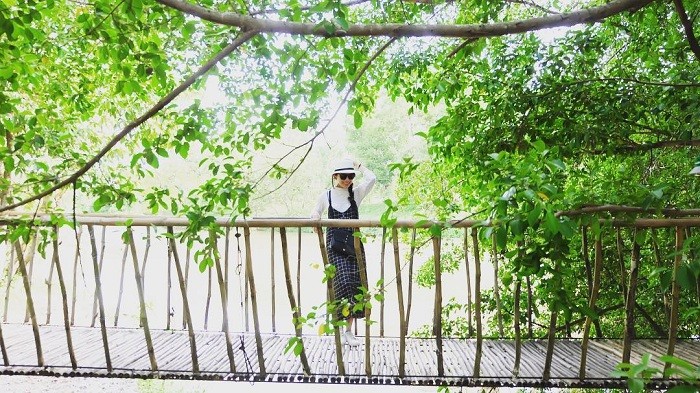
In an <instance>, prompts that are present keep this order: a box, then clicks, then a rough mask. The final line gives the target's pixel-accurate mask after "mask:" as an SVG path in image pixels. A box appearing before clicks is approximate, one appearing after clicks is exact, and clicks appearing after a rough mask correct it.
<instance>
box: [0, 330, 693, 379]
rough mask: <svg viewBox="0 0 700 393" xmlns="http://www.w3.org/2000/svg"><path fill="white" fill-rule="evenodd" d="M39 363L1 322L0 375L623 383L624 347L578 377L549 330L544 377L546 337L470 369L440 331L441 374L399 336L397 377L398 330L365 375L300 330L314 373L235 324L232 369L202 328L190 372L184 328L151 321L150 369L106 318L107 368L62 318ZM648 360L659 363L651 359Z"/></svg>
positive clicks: (427, 348)
mask: <svg viewBox="0 0 700 393" xmlns="http://www.w3.org/2000/svg"><path fill="white" fill-rule="evenodd" d="M40 330H41V333H40V334H41V337H42V341H41V343H42V347H43V352H44V366H43V367H39V366H37V365H36V348H35V344H34V340H33V336H32V328H31V326H29V325H25V324H3V325H2V331H3V335H4V340H5V343H6V348H7V356H8V358H9V360H10V364H9V365H5V366H0V373H2V374H5V375H14V374H16V375H50V376H59V377H65V376H70V377H117V378H164V379H204V380H232V381H258V382H260V381H267V382H318V383H357V384H392V385H439V384H441V383H446V384H447V385H450V386H461V385H467V386H490V387H499V386H512V385H516V386H538V387H542V386H545V387H557V386H579V387H601V386H605V387H611V382H614V384H613V386H617V387H625V386H626V384H625V381H622V380H615V379H612V378H611V375H610V370H613V369H614V368H615V366H616V364H617V363H619V361H620V359H621V356H622V342H621V340H607V339H605V340H602V339H601V340H593V341H591V344H592V345H591V346H590V347H589V350H588V362H587V365H586V378H585V379H584V380H581V379H580V378H579V374H578V373H579V360H580V358H581V341H580V340H572V339H563V340H557V341H556V343H555V347H554V358H553V364H554V367H553V368H552V370H551V375H550V378H549V379H548V380H547V381H544V380H543V379H542V375H543V374H542V373H543V370H544V363H545V356H546V352H547V340H528V341H526V342H525V343H523V346H522V361H521V366H520V370H519V372H518V373H517V374H516V373H514V370H513V365H514V362H515V343H514V341H513V340H503V339H499V340H486V341H485V344H484V350H483V354H482V358H481V361H482V367H481V372H480V376H478V377H473V375H474V358H475V353H476V340H474V339H445V340H444V341H443V355H444V375H442V376H440V375H439V372H438V363H437V357H436V351H437V347H436V344H435V340H430V339H419V338H408V339H407V344H406V351H407V353H406V358H407V361H406V370H405V376H404V377H399V376H398V375H399V369H398V357H397V353H398V349H399V348H398V346H399V340H398V338H395V337H394V338H390V337H384V338H378V337H377V338H375V337H373V338H371V348H372V352H371V355H370V356H371V359H372V361H371V364H372V375H371V376H369V377H368V376H367V373H366V370H365V366H364V356H365V354H364V348H365V346H364V345H360V346H357V347H350V346H348V345H344V346H343V360H344V362H345V372H346V373H345V375H344V376H341V375H339V372H338V367H337V365H336V363H335V343H334V341H333V337H332V336H318V335H309V336H304V337H303V340H304V343H305V347H306V350H307V354H308V357H309V361H310V367H311V371H312V374H311V375H306V374H305V373H304V370H303V367H302V364H301V362H300V358H299V356H296V355H294V354H293V353H291V352H290V353H285V351H284V348H285V347H286V346H287V343H288V340H289V338H290V337H291V336H290V335H285V334H275V335H264V336H263V340H262V347H263V352H264V355H263V357H264V359H266V360H265V374H261V370H260V367H259V364H258V357H257V356H256V343H255V336H254V335H253V334H251V333H239V334H236V333H233V334H232V336H233V338H234V350H235V354H236V355H235V368H236V370H237V371H236V372H231V371H230V368H229V362H228V358H227V352H226V341H225V337H224V334H223V333H222V332H212V331H200V332H197V333H196V335H195V337H196V341H197V343H198V346H197V355H198V359H199V372H196V373H195V372H193V370H192V361H191V358H190V356H189V349H190V347H189V346H190V343H189V339H188V335H187V332H186V331H177V330H175V331H173V330H170V331H168V330H152V331H151V337H152V339H153V348H154V351H155V358H156V359H157V362H158V369H157V370H155V371H154V370H152V368H151V364H150V362H149V355H148V351H147V345H146V342H145V340H144V335H143V332H142V331H141V329H135V328H131V329H128V328H110V329H108V331H107V336H108V340H109V347H110V348H111V363H112V371H111V372H107V370H106V366H107V365H106V362H105V356H104V352H103V351H102V341H101V340H102V338H101V333H100V329H97V328H90V327H83V328H79V327H77V328H73V329H71V331H72V339H73V345H74V346H75V348H76V353H75V356H76V360H77V364H78V366H77V367H76V368H73V367H72V365H71V363H70V359H69V357H68V348H67V346H66V333H65V330H64V327H63V326H58V325H53V326H42V327H41V329H40ZM665 350H666V347H665V342H664V341H663V340H656V339H648V340H636V341H634V343H633V355H632V357H633V359H635V360H636V361H639V359H640V358H641V355H642V354H644V353H651V354H653V357H654V358H657V359H658V357H659V356H661V355H662V354H664V353H665ZM676 353H677V354H678V355H679V356H681V357H683V356H685V357H686V358H692V357H697V355H698V353H700V341H692V340H684V341H681V342H680V343H679V344H678V346H677V347H676ZM656 367H663V364H660V363H657V364H656Z"/></svg>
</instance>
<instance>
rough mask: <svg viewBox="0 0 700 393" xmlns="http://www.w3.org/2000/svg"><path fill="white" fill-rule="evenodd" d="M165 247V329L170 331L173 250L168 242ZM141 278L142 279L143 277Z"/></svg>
mask: <svg viewBox="0 0 700 393" xmlns="http://www.w3.org/2000/svg"><path fill="white" fill-rule="evenodd" d="M167 247H168V251H167V252H168V275H167V276H168V278H167V280H168V282H167V286H168V296H167V300H166V302H165V311H166V315H165V329H166V330H170V320H171V318H172V316H173V312H172V303H171V294H172V287H173V273H172V271H173V259H172V255H173V250H172V249H171V248H170V242H168V243H167ZM144 264H145V263H144ZM141 278H142V279H143V276H142V277H141Z"/></svg>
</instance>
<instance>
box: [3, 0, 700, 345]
mask: <svg viewBox="0 0 700 393" xmlns="http://www.w3.org/2000/svg"><path fill="white" fill-rule="evenodd" d="M584 3H586V4H584V5H581V4H579V3H578V2H577V3H576V6H577V7H579V9H585V8H591V11H590V12H589V13H585V16H582V15H584V13H576V12H578V11H577V10H570V9H568V7H570V5H569V2H561V1H547V2H538V3H537V4H535V3H534V2H533V3H531V2H522V1H508V0H505V1H482V0H467V1H459V2H452V1H448V2H424V1H404V2H376V1H353V2H348V3H347V4H346V3H343V2H340V1H333V0H325V1H318V2H314V1H312V2H299V1H297V0H289V1H252V2H243V1H236V2H230V1H219V0H201V1H198V2H197V3H196V4H195V3H194V2H192V3H188V2H181V1H178V0H167V1H166V0H160V1H148V0H122V1H119V2H115V1H112V0H109V1H108V0H94V1H92V2H90V3H81V2H73V1H65V0H42V1H34V0H2V1H0V59H1V60H0V115H1V117H0V132H2V134H3V135H4V137H5V138H4V141H5V143H4V144H3V146H2V147H0V158H1V159H2V162H3V176H2V178H1V179H0V197H1V199H0V204H2V206H3V207H2V208H1V209H4V210H8V209H12V208H24V209H26V208H30V207H31V208H32V209H34V208H36V209H41V210H54V209H59V210H60V209H68V210H70V209H72V208H73V207H77V208H78V210H85V211H107V210H128V209H130V208H133V207H134V206H136V205H139V206H146V207H147V209H148V210H150V211H151V212H152V213H168V214H174V215H187V217H189V218H190V219H192V221H193V223H195V224H194V225H195V228H194V229H193V231H194V230H196V229H200V228H202V227H207V226H208V225H209V223H210V222H211V220H208V219H207V217H210V216H212V215H222V214H224V215H230V216H240V215H248V214H250V213H251V206H252V204H251V198H252V196H253V195H254V194H255V193H256V192H265V191H268V190H260V187H262V185H266V186H269V187H270V188H275V187H282V189H284V187H285V183H286V181H287V180H288V179H290V178H293V177H294V176H296V175H298V174H297V172H296V171H297V169H298V168H299V167H300V166H301V165H302V163H303V160H304V158H305V157H307V155H308V153H309V151H312V149H313V148H314V147H315V146H318V144H319V143H320V141H321V140H322V138H323V137H324V133H325V132H327V130H328V129H329V126H330V124H331V122H332V120H333V119H332V118H331V117H332V116H333V114H334V113H341V115H345V114H347V115H349V117H350V118H351V119H352V123H353V125H354V127H356V128H357V129H358V130H359V131H356V132H357V134H356V136H355V137H354V139H355V142H354V145H353V146H354V147H355V148H356V149H357V150H360V151H358V154H359V155H364V157H363V158H365V159H367V160H371V162H373V163H374V164H375V165H377V164H381V163H386V162H387V161H388V164H386V165H384V166H383V167H382V166H379V167H378V168H377V173H378V174H379V175H380V183H382V184H383V185H385V186H387V187H388V186H389V185H392V187H395V188H396V200H395V201H389V202H387V203H388V206H389V210H388V213H391V214H394V213H396V212H397V211H400V210H401V209H410V210H411V211H418V212H421V213H422V214H423V215H424V216H426V217H437V218H439V219H445V218H450V217H454V216H469V217H471V218H476V219H483V220H489V223H490V224H492V226H489V227H487V228H485V229H484V230H482V232H481V236H482V238H484V239H486V240H488V241H493V242H495V244H496V248H495V250H496V252H497V253H501V254H502V255H503V257H504V258H505V259H504V260H507V261H508V263H507V264H504V267H503V272H502V274H501V275H502V279H503V280H504V281H503V282H504V283H506V284H510V283H512V282H513V280H519V279H523V278H524V277H530V278H531V279H532V284H533V288H536V291H537V292H538V293H536V294H535V296H534V297H535V298H536V299H538V301H539V302H540V305H541V306H542V309H553V310H561V311H562V312H563V314H564V316H565V319H566V321H567V322H570V321H573V320H576V319H577V316H580V315H590V314H591V313H592V312H593V310H589V309H587V305H586V304H585V299H586V296H585V295H586V294H585V293H581V287H580V286H579V285H578V284H580V283H578V282H577V281H576V280H575V278H577V277H582V275H585V274H586V272H587V271H588V270H590V266H589V265H590V263H588V262H587V261H584V260H583V259H582V258H581V256H580V250H581V248H582V243H583V242H584V241H587V242H590V243H593V241H594V239H596V238H601V239H603V240H604V242H603V243H604V244H605V245H606V246H605V249H604V250H603V251H604V253H605V255H606V260H607V261H611V262H609V264H608V265H606V267H605V268H604V269H607V271H610V272H612V271H613V270H614V269H617V268H619V266H618V265H617V264H616V263H617V262H616V261H617V260H618V259H620V258H621V255H629V254H630V252H631V250H632V249H633V248H634V246H633V239H637V240H638V242H639V244H641V246H642V247H641V251H640V252H641V253H642V257H641V259H642V260H644V261H649V262H647V263H644V264H642V272H641V273H640V277H643V278H644V282H643V283H642V284H640V289H639V302H640V303H641V307H642V308H643V309H646V311H647V312H650V311H651V310H654V309H658V307H661V308H662V309H663V308H664V307H667V304H665V303H664V299H666V296H667V293H668V285H669V277H670V274H671V272H670V267H669V266H670V265H669V263H668V261H669V260H670V259H672V257H671V255H672V253H673V251H672V249H673V238H674V237H673V236H674V234H673V233H671V232H672V231H658V233H657V232H655V233H654V234H653V236H651V235H648V234H647V235H644V236H641V235H640V236H637V234H634V233H623V234H621V235H620V236H621V238H622V240H621V248H618V247H617V246H618V244H620V243H618V241H617V233H616V232H615V231H614V230H612V228H609V227H607V228H601V227H599V226H598V225H597V224H596V223H597V221H596V220H595V219H596V218H599V217H604V218H610V217H612V216H614V214H612V213H610V211H611V210H610V209H609V210H607V211H603V212H602V213H598V215H595V214H583V215H579V214H574V213H575V212H574V213H572V214H561V212H562V211H576V210H578V209H581V208H582V207H586V206H589V207H590V206H600V205H627V206H635V207H639V208H642V209H650V210H647V211H646V214H647V215H649V214H654V213H655V212H661V211H660V210H656V209H661V208H674V209H690V208H694V207H697V206H696V204H697V203H696V202H697V195H698V192H700V183H699V182H698V181H696V180H695V179H694V178H690V177H689V176H687V175H686V174H687V172H688V171H689V170H690V168H691V167H692V163H693V161H694V158H695V156H697V153H698V152H697V146H698V145H700V140H699V139H698V131H697V130H698V125H699V124H700V100H698V93H697V92H698V88H699V87H700V84H699V83H698V80H700V66H699V65H700V48H699V47H698V43H697V39H696V37H695V33H694V31H695V30H696V29H695V28H696V27H697V24H696V23H694V22H695V19H696V16H697V15H698V13H700V3H698V2H692V1H687V0H686V1H682V0H675V1H673V2H662V1H651V2H650V1H631V0H618V1H613V2H610V3H609V4H608V5H607V7H606V6H605V5H604V4H603V2H601V1H589V2H584ZM572 11H573V12H574V13H573V14H571V15H573V16H571V17H568V18H567V17H561V18H558V17H557V15H559V14H561V13H566V12H572ZM531 18H536V19H531ZM517 21H522V23H515V22H517ZM582 22H590V23H587V24H583V23H582ZM551 27H572V28H570V29H560V30H556V31H555V33H556V34H553V35H552V34H549V33H551V32H549V31H545V30H541V29H544V28H551ZM217 56H218V57H217ZM210 59H214V60H213V61H212V60H210ZM213 76H215V77H216V81H217V82H218V88H219V89H220V91H221V92H222V93H223V94H221V95H220V96H218V97H217V99H216V100H214V101H213V102H208V103H205V102H203V101H202V95H201V92H202V91H205V90H204V88H205V87H206V86H207V78H212V77H213ZM211 80H213V79H211ZM188 88H189V89H190V90H188V91H187V92H186V93H185V94H181V93H182V92H183V91H185V90H187V89H188ZM178 96H179V97H178ZM383 96H388V97H391V98H392V99H399V98H400V99H401V100H405V102H407V103H408V110H407V112H409V113H415V112H425V113H429V114H431V115H430V116H427V117H426V119H429V120H430V124H428V125H427V126H426V127H419V128H418V129H414V130H413V131H416V132H417V134H418V135H419V136H420V137H421V138H423V140H424V141H425V143H426V145H427V151H428V155H429V159H420V160H419V159H416V158H415V157H414V158H413V159H412V158H411V157H404V155H408V154H412V151H411V149H408V148H406V146H404V145H403V144H404V140H403V139H402V138H405V137H401V138H397V137H396V135H405V134H402V132H405V131H396V132H395V133H394V131H392V128H394V127H402V126H408V127H409V128H410V127H411V126H412V125H410V124H408V125H405V124H401V122H400V121H397V120H396V119H395V118H394V119H392V121H391V122H386V123H380V125H378V126H376V127H373V129H368V128H367V125H366V124H365V125H364V127H363V122H364V121H365V120H366V119H367V118H368V117H369V116H370V115H371V114H372V113H373V112H374V111H375V109H377V108H376V105H377V103H378V102H381V101H379V100H380V97H383ZM176 98H177V99H176ZM436 107H439V108H441V111H440V112H431V111H432V110H433V109H434V108H436ZM435 113H440V115H438V116H436V115H435ZM329 114H330V115H329ZM382 127H383V128H382ZM378 129H382V132H378V131H377V130H378ZM288 132H296V133H298V134H299V135H303V138H301V139H299V140H295V141H294V143H293V144H292V145H288V146H287V151H286V153H285V154H287V153H288V154H287V155H280V157H283V158H282V159H280V160H279V161H277V162H274V163H273V164H271V165H269V166H268V167H266V168H264V169H263V170H259V171H254V170H253V167H254V165H253V158H254V157H255V156H256V154H257V153H258V152H264V151H266V149H268V148H269V147H270V146H271V145H273V144H275V143H278V142H280V140H281V141H282V142H284V137H285V135H288ZM354 132H355V131H354ZM362 132H364V134H363V133H362ZM392 133H394V134H392ZM363 135H365V137H366V136H370V137H371V138H367V139H363ZM392 135H393V136H394V137H393V138H392ZM372 142H374V143H372ZM193 156H195V157H198V161H199V169H198V170H199V171H201V173H200V174H199V175H198V176H196V179H188V180H190V181H191V180H198V182H197V183H195V184H189V185H188V187H187V189H186V190H183V189H181V188H178V187H177V185H175V186H173V184H167V183H165V184H163V183H158V182H156V181H154V180H153V179H157V178H158V177H159V176H161V175H162V174H163V173H164V172H167V169H165V170H164V169H163V168H162V167H161V165H162V163H163V162H166V161H167V160H172V159H173V158H176V157H180V158H181V159H183V160H186V159H190V158H191V157H193ZM185 175H186V174H185ZM184 177H187V176H184ZM54 191H55V192H54ZM66 191H68V192H67V193H66ZM391 214H387V215H386V216H390V215H391ZM616 217H617V218H630V216H628V215H625V216H621V215H619V214H618V215H616ZM581 224H591V225H592V226H591V228H590V233H587V234H586V235H585V236H587V237H584V233H586V232H584V230H583V229H582V228H583V227H582V226H581ZM687 235H688V236H690V237H691V240H690V241H689V242H687V243H686V247H688V248H692V247H694V245H695V244H697V240H696V239H697V238H693V233H690V232H689V233H687ZM659 250H663V251H661V252H660V251H659ZM697 254H698V253H694V255H697ZM588 257H589V258H588V261H590V260H591V258H592V255H588ZM623 259H625V260H628V259H629V258H628V257H624V258H623ZM627 263H629V262H627ZM699 276H700V262H699V261H698V259H692V258H691V260H688V261H686V262H685V264H684V267H683V269H682V281H683V288H684V291H685V292H684V296H683V297H682V298H683V301H684V302H685V303H686V304H685V307H684V309H685V310H687V311H686V314H684V315H683V316H682V319H683V321H682V322H683V324H682V325H683V329H682V331H681V332H680V334H682V335H684V336H687V335H692V334H696V333H697V327H698V321H697V312H698V310H700V309H699V308H698V307H697V304H699V302H698V300H699V299H700V291H699V290H698V289H697V288H698V285H697V283H698V277H699ZM604 277H605V280H608V281H605V282H604V283H603V285H602V288H604V290H606V291H610V294H609V296H604V295H601V299H608V300H606V302H607V303H605V302H604V303H602V304H600V305H599V308H600V309H609V310H610V311H609V312H608V313H607V314H605V316H604V317H601V319H600V321H599V323H600V324H603V325H605V324H608V325H609V326H608V328H609V329H613V330H615V329H618V330H619V329H620V324H619V321H620V319H621V318H622V315H621V312H622V311H621V310H620V309H619V308H616V306H617V303H618V302H619V301H613V300H612V299H619V297H616V296H614V295H613V294H612V293H613V292H615V291H619V290H620V289H619V286H620V283H619V282H618V281H616V280H619V278H617V279H614V278H613V277H616V274H612V273H611V274H606V275H604ZM659 295H661V296H659ZM509 296H510V295H509V294H508V293H507V292H506V293H504V295H503V299H502V301H503V302H504V303H506V304H509V302H510V300H509ZM666 300H667V299H666ZM505 307H506V308H507V307H511V308H512V306H507V305H506V306H505ZM486 308H487V309H488V308H490V309H491V310H493V309H495V308H496V305H495V303H493V302H487V304H486ZM451 309H454V308H451ZM663 317H665V316H663ZM546 319H547V315H541V320H540V322H541V323H540V325H541V326H546ZM657 322H658V323H659V324H660V325H663V324H666V323H667V321H662V320H655V321H654V323H657ZM654 323H651V322H650V323H648V324H646V325H644V326H641V327H640V329H641V330H640V334H645V333H648V334H653V333H656V332H655V326H654ZM492 327H493V326H492ZM657 330H658V329H657Z"/></svg>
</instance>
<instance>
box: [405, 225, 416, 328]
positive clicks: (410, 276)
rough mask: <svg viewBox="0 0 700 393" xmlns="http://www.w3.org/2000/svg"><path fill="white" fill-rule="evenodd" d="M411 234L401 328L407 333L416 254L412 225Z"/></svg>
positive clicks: (414, 233)
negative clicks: (404, 317)
mask: <svg viewBox="0 0 700 393" xmlns="http://www.w3.org/2000/svg"><path fill="white" fill-rule="evenodd" d="M412 232H413V233H412V234H411V251H410V252H409V254H408V294H407V295H406V297H407V305H406V320H405V321H404V326H403V329H404V331H405V332H406V334H408V321H409V320H410V319H411V304H412V301H413V259H414V257H415V254H416V228H415V227H414V228H413V230H412Z"/></svg>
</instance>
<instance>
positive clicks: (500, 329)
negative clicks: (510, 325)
mask: <svg viewBox="0 0 700 393" xmlns="http://www.w3.org/2000/svg"><path fill="white" fill-rule="evenodd" d="M491 243H492V245H491V250H492V254H493V299H494V301H495V302H496V321H497V323H498V337H499V338H503V312H502V311H501V310H502V309H503V307H502V306H501V292H500V290H499V279H498V270H499V269H498V245H497V244H496V233H495V232H494V233H493V236H492V238H491Z"/></svg>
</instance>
